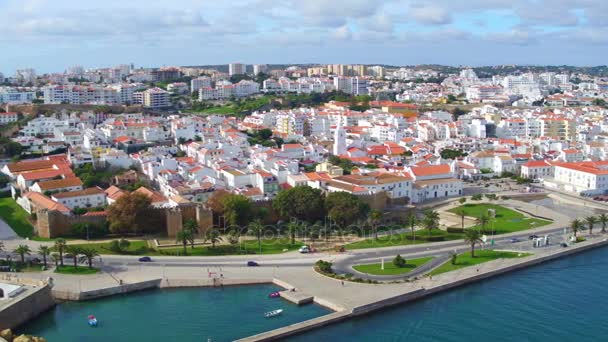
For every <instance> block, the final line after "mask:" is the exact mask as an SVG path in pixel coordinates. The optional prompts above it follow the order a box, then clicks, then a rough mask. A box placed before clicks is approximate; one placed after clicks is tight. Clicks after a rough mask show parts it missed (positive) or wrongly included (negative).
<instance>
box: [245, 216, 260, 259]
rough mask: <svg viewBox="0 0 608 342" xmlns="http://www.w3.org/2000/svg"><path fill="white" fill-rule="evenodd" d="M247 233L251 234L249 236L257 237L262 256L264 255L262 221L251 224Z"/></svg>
mask: <svg viewBox="0 0 608 342" xmlns="http://www.w3.org/2000/svg"><path fill="white" fill-rule="evenodd" d="M247 231H248V232H249V234H251V235H253V236H255V237H256V239H257V240H258V248H259V251H260V254H262V234H264V225H263V224H262V221H260V220H254V221H253V222H251V223H250V224H249V226H248V227H247Z"/></svg>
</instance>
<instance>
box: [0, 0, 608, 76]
mask: <svg viewBox="0 0 608 342" xmlns="http://www.w3.org/2000/svg"><path fill="white" fill-rule="evenodd" d="M0 51H1V53H0V72H4V73H5V74H7V75H10V74H11V73H12V72H14V70H15V69H20V68H27V67H33V68H35V69H37V71H38V72H40V73H41V72H62V71H64V70H65V69H66V68H67V67H69V66H72V65H82V66H84V67H86V68H93V67H106V66H112V65H116V64H123V63H134V64H135V65H136V66H137V67H139V66H143V67H154V66H163V65H166V66H170V65H178V66H179V65H206V64H226V63H230V62H242V63H247V64H258V63H260V64H263V63H266V64H295V63H324V64H325V63H327V64H334V63H343V64H357V63H361V64H390V65H413V64H444V65H455V66H458V65H467V66H479V65H498V64H534V65H556V64H560V65H561V64H568V65H586V66H590V65H604V64H607V63H606V57H605V56H606V55H607V53H608V1H606V0H384V1H380V0H227V1H226V0H224V1H221V0H220V1H212V0H153V1H152V0H103V1H99V0H86V1H76V0H0Z"/></svg>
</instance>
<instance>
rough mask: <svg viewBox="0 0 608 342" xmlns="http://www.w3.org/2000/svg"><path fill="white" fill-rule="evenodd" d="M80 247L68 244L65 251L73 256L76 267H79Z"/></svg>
mask: <svg viewBox="0 0 608 342" xmlns="http://www.w3.org/2000/svg"><path fill="white" fill-rule="evenodd" d="M80 251H81V249H80V247H76V246H67V247H66V249H65V252H66V253H67V254H69V255H70V257H72V260H73V261H74V268H75V269H76V268H78V256H79V255H80Z"/></svg>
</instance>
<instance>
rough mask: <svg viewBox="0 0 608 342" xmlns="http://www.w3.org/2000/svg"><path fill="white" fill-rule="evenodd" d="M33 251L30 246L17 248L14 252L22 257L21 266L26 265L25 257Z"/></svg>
mask: <svg viewBox="0 0 608 342" xmlns="http://www.w3.org/2000/svg"><path fill="white" fill-rule="evenodd" d="M31 251H32V250H31V249H30V246H28V245H19V246H17V248H15V250H14V251H13V253H15V254H19V256H20V257H21V264H22V265H24V264H25V256H26V255H30V252H31Z"/></svg>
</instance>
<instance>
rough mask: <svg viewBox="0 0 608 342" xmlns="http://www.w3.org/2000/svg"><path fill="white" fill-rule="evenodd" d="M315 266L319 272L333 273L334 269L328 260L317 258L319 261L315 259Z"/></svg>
mask: <svg viewBox="0 0 608 342" xmlns="http://www.w3.org/2000/svg"><path fill="white" fill-rule="evenodd" d="M315 266H316V267H317V269H318V270H319V272H321V273H327V274H333V273H334V271H333V270H332V268H331V266H332V263H331V262H329V261H324V260H319V261H317V262H316V263H315Z"/></svg>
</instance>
